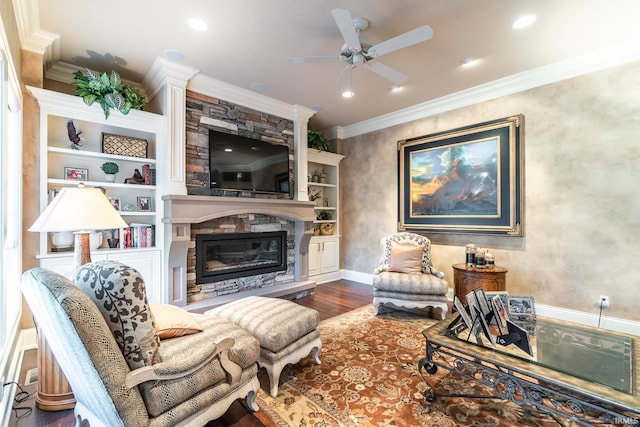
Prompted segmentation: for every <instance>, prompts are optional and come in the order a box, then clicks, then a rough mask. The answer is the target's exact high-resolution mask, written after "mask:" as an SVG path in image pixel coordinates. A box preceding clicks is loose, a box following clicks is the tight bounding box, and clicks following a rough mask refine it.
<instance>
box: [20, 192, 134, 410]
mask: <svg viewBox="0 0 640 427" xmlns="http://www.w3.org/2000/svg"><path fill="white" fill-rule="evenodd" d="M122 227H127V223H126V222H124V220H123V219H122V217H120V214H118V212H117V211H116V210H115V209H114V207H113V206H112V205H111V202H110V201H109V199H107V196H105V194H104V192H103V191H102V190H101V189H100V188H95V187H86V186H85V185H84V184H83V183H80V184H79V185H78V186H77V187H63V188H62V189H61V190H60V192H59V193H58V194H57V195H56V197H55V198H54V199H53V200H52V201H51V202H50V203H49V205H48V206H47V208H46V209H45V210H44V211H43V212H42V213H41V214H40V216H39V217H38V219H37V220H36V222H34V223H33V225H32V226H31V228H29V231H37V232H45V231H48V232H58V231H72V232H73V233H74V235H75V236H74V241H75V243H74V246H75V247H74V252H73V262H72V265H71V270H70V271H69V272H68V273H67V277H69V278H72V277H73V273H74V272H75V271H76V270H77V269H78V268H80V267H81V266H82V265H84V264H86V263H89V262H91V247H90V240H89V237H90V236H89V233H90V232H91V231H95V230H106V229H110V228H122ZM36 331H37V335H38V356H37V358H38V372H39V379H38V390H37V394H36V405H37V406H38V408H40V409H41V410H45V411H59V410H64V409H71V408H73V407H74V406H75V404H76V401H75V397H74V396H73V391H72V390H71V386H70V385H69V383H68V382H67V379H66V377H65V376H64V374H63V373H62V370H61V369H60V366H59V365H58V362H57V361H56V360H55V357H54V356H53V354H52V353H51V349H50V347H49V344H48V343H47V339H46V337H45V336H44V334H41V333H40V329H39V328H38V327H37V325H36Z"/></svg>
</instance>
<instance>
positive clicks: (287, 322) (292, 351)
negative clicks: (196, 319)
mask: <svg viewBox="0 0 640 427" xmlns="http://www.w3.org/2000/svg"><path fill="white" fill-rule="evenodd" d="M205 314H206V315H210V316H216V317H221V318H224V319H228V320H230V321H232V322H233V323H235V324H236V325H238V326H240V327H241V328H242V329H244V330H246V331H247V332H249V333H250V334H251V335H253V336H254V337H255V338H256V339H257V340H258V341H259V342H260V357H258V364H259V365H260V366H262V367H264V368H265V369H266V371H267V375H268V376H269V382H270V385H271V389H270V392H271V396H273V397H275V396H276V395H277V394H278V382H279V381H280V373H281V372H282V369H283V368H284V367H285V366H286V365H287V364H289V363H297V362H298V361H299V360H300V359H302V358H303V357H305V356H306V355H307V354H309V353H310V352H312V357H313V361H314V362H315V363H316V364H318V365H319V364H320V357H319V354H320V349H321V347H322V345H321V343H320V332H318V329H317V328H318V324H319V323H320V315H319V314H318V312H317V311H316V310H313V309H311V308H307V307H303V306H301V305H298V304H296V303H294V302H291V301H287V300H284V299H280V298H267V297H255V296H252V297H246V298H242V299H239V300H237V301H233V302H230V303H228V304H225V305H222V306H220V307H216V308H214V309H212V310H209V311H207V312H206V313H205Z"/></svg>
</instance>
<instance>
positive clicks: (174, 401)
mask: <svg viewBox="0 0 640 427" xmlns="http://www.w3.org/2000/svg"><path fill="white" fill-rule="evenodd" d="M74 281H75V284H74V282H72V281H70V280H69V279H67V278H66V277H64V276H62V275H59V274H57V273H54V272H52V271H49V270H46V269H42V268H34V269H31V270H29V271H26V272H25V273H24V274H23V276H22V291H23V294H24V296H25V299H26V301H27V303H28V304H29V306H30V307H31V311H32V312H33V314H34V316H35V318H36V321H37V323H38V327H39V328H40V330H41V331H40V332H41V333H44V335H45V336H46V338H47V341H48V343H49V346H50V348H51V350H52V352H53V354H54V355H55V357H56V359H57V361H58V363H59V365H60V367H61V368H62V370H63V372H64V374H65V376H66V377H67V380H68V381H69V384H70V385H71V388H72V389H73V393H74V396H75V399H76V406H75V413H76V420H77V421H78V423H79V424H78V425H80V421H82V420H88V421H89V423H90V425H91V426H92V427H96V426H109V427H113V426H176V425H205V424H206V423H207V422H208V421H210V420H213V419H216V418H219V417H220V416H221V415H222V414H224V413H225V412H226V411H227V409H228V407H229V406H230V405H231V403H232V402H233V401H234V400H236V399H238V398H245V397H246V398H247V403H248V406H249V407H250V408H251V409H252V410H257V409H258V408H257V406H255V403H254V398H255V395H256V393H257V391H258V389H259V387H260V384H259V382H258V379H257V376H256V373H257V363H256V361H257V358H258V355H259V352H260V345H259V343H258V341H257V340H256V339H255V338H253V337H252V336H251V335H249V334H248V333H247V332H246V331H244V330H243V329H241V328H239V327H237V326H235V325H234V324H233V323H231V322H230V321H227V320H224V319H219V318H215V317H211V316H204V315H191V314H190V313H187V312H186V311H184V310H182V311H183V312H184V313H185V314H186V315H187V317H189V319H191V325H190V326H189V327H187V328H177V329H176V328H174V329H169V331H170V334H169V336H172V337H173V338H167V339H161V338H160V337H161V335H162V334H163V333H164V332H166V330H165V329H162V328H158V325H157V324H156V321H155V318H154V312H153V311H152V310H151V306H150V305H149V304H148V302H147V298H146V294H145V290H144V282H143V280H142V277H141V276H140V275H139V274H138V272H137V271H136V270H135V269H133V268H130V267H127V266H125V265H123V264H120V263H117V262H113V261H101V262H94V263H89V264H86V265H84V266H82V267H81V268H80V269H78V270H77V271H76V273H75V275H74ZM173 309H178V308H176V307H173ZM178 310H181V309H178ZM183 317H184V316H183ZM159 320H160V319H159ZM182 320H183V319H181V322H182ZM162 322H164V320H162ZM181 322H178V323H181Z"/></svg>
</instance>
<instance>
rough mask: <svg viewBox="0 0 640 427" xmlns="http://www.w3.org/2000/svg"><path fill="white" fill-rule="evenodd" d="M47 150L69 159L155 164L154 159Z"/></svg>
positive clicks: (55, 148)
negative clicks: (79, 158) (93, 158)
mask: <svg viewBox="0 0 640 427" xmlns="http://www.w3.org/2000/svg"><path fill="white" fill-rule="evenodd" d="M47 150H48V151H49V153H53V154H60V155H63V156H71V157H95V158H99V159H103V160H112V161H117V162H134V163H140V164H149V165H154V164H156V159H149V158H143V157H131V156H119V155H116V154H105V153H99V152H95V151H83V150H72V149H70V148H60V147H48V148H47Z"/></svg>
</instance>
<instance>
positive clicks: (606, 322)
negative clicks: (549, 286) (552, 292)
mask: <svg viewBox="0 0 640 427" xmlns="http://www.w3.org/2000/svg"><path fill="white" fill-rule="evenodd" d="M536 314H537V315H540V316H546V317H552V318H554V319H560V320H566V321H568V322H574V323H580V324H582V325H588V326H594V327H598V315H597V314H592V313H586V312H584V311H577V310H570V309H568V308H561V307H554V306H551V305H544V304H536ZM600 327H601V328H603V329H609V330H612V331H617V332H622V333H625V334H631V335H640V322H636V321H633V320H626V319H619V318H617V317H607V316H606V311H604V312H603V315H602V317H601V318H600Z"/></svg>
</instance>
